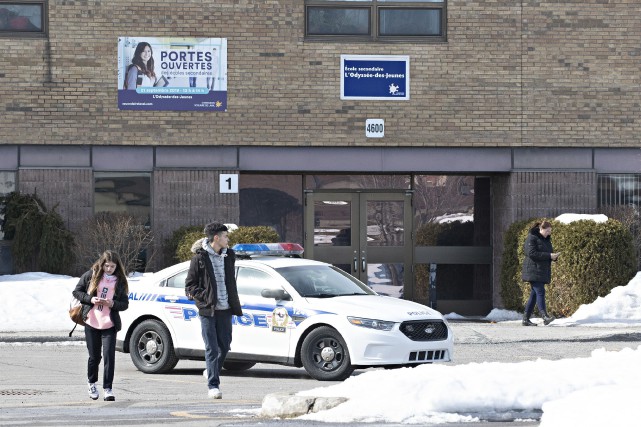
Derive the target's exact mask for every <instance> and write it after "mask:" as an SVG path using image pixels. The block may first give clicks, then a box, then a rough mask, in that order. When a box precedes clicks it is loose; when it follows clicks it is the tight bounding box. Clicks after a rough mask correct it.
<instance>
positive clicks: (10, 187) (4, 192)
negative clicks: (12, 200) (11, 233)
mask: <svg viewBox="0 0 641 427" xmlns="http://www.w3.org/2000/svg"><path fill="white" fill-rule="evenodd" d="M13 191H16V173H15V172H8V171H0V196H8V195H9V193H11V192H13ZM2 208H3V206H2V205H0V212H1V211H2ZM3 219H4V216H0V222H2V220H3ZM3 239H4V233H3V232H2V230H0V240H3Z"/></svg>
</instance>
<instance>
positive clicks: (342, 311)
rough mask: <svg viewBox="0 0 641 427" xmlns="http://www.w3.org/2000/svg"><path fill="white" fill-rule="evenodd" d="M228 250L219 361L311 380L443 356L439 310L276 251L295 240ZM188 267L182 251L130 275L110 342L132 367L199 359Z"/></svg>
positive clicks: (448, 350) (167, 366) (159, 367)
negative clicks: (141, 275)
mask: <svg viewBox="0 0 641 427" xmlns="http://www.w3.org/2000/svg"><path fill="white" fill-rule="evenodd" d="M234 250H235V251H236V254H237V259H236V275H237V283H238V293H239V296H240V302H241V304H242V309H243V316H242V317H238V316H234V317H233V322H234V323H233V324H234V326H233V328H234V329H233V340H232V343H231V351H230V352H229V354H228V355H227V359H226V361H225V363H224V365H223V367H224V368H225V369H227V370H245V369H249V368H251V367H252V366H253V365H254V364H256V363H258V362H261V363H275V364H281V365H289V366H297V367H301V366H302V367H304V368H305V369H306V370H307V372H308V373H309V375H311V376H312V377H313V378H316V379H317V380H343V379H345V378H347V377H349V376H350V375H351V373H352V372H353V370H354V369H358V368H367V367H377V366H379V367H399V366H412V365H417V364H422V363H432V362H447V361H450V360H452V347H453V344H452V343H453V337H452V330H451V329H450V327H449V325H448V324H447V322H446V320H445V319H444V318H443V316H442V315H441V314H440V313H439V312H437V311H435V310H432V309H430V308H429V307H426V306H423V305H420V304H417V303H414V302H410V301H404V300H400V299H397V298H391V297H385V296H381V295H377V294H376V293H375V292H374V291H372V290H371V289H370V288H369V287H367V286H366V285H365V284H363V283H362V282H360V281H358V280H357V279H355V278H354V277H352V276H351V275H349V274H347V273H345V272H343V271H342V270H340V269H339V268H336V267H334V266H332V265H330V264H326V263H322V262H318V261H313V260H308V259H303V258H292V257H286V256H282V255H291V254H293V255H300V254H302V250H303V248H302V247H301V246H300V245H298V244H291V243H287V244H278V243H276V244H261V245H236V246H235V247H234ZM261 254H268V255H269V254H271V255H273V254H278V255H280V256H265V255H261ZM243 255H245V256H247V255H251V256H252V257H253V258H252V259H242V258H241V257H242V256H243ZM188 269H189V261H187V262H183V263H180V264H177V265H174V266H172V267H169V268H166V269H164V270H161V271H159V272H157V273H155V274H153V275H152V276H151V278H150V279H149V280H143V281H141V282H140V283H131V284H130V289H129V303H130V304H129V309H128V310H126V311H124V312H122V313H121V317H122V322H123V327H122V330H121V331H120V332H119V333H118V336H117V344H116V348H117V350H119V351H122V352H128V353H130V354H131V359H132V361H133V363H134V365H136V367H137V368H138V369H139V370H140V371H142V372H146V373H163V372H167V371H170V370H171V369H173V368H174V366H176V363H177V362H178V360H180V359H192V360H205V349H204V343H203V339H202V336H201V332H200V320H199V318H198V310H197V309H196V306H195V305H194V302H193V301H191V300H189V299H188V298H187V297H186V296H185V290H184V287H185V278H186V277H187V270H188Z"/></svg>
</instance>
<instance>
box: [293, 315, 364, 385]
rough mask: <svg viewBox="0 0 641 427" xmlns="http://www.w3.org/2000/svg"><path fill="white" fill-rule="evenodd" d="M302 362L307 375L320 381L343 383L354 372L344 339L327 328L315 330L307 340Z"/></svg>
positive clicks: (302, 351) (302, 353) (302, 352)
mask: <svg viewBox="0 0 641 427" xmlns="http://www.w3.org/2000/svg"><path fill="white" fill-rule="evenodd" d="M301 360H302V362H303V366H304V367H305V370H306V371H307V373H309V375H311V376H312V378H315V379H317V380H319V381H342V380H344V379H345V378H347V377H349V376H350V375H351V374H352V372H353V371H354V368H352V366H351V362H350V357H349V351H348V350H347V345H346V344H345V341H344V340H343V337H342V336H341V335H340V334H339V333H338V331H336V330H335V329H333V328H330V327H327V326H322V327H320V328H318V329H315V330H313V331H312V332H310V334H309V335H308V336H307V337H306V338H305V341H303V346H302V347H301Z"/></svg>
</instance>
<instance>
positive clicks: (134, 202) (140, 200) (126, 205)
mask: <svg viewBox="0 0 641 427" xmlns="http://www.w3.org/2000/svg"><path fill="white" fill-rule="evenodd" d="M94 180H95V186H94V213H99V212H126V213H128V214H130V215H132V216H134V217H136V218H138V219H140V221H141V223H142V224H145V225H147V226H149V225H151V204H150V201H151V175H150V174H149V173H135V172H131V173H128V172H96V173H95V175H94Z"/></svg>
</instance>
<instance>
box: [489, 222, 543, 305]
mask: <svg viewBox="0 0 641 427" xmlns="http://www.w3.org/2000/svg"><path fill="white" fill-rule="evenodd" d="M533 223H534V221H533V220H524V221H517V222H515V223H513V224H512V225H510V226H509V227H508V229H507V230H506V231H505V234H504V235H503V256H502V257H501V261H502V263H503V264H502V265H501V279H500V280H501V289H500V294H501V299H502V300H503V307H504V308H505V309H506V310H514V311H518V312H522V311H523V310H524V308H525V305H524V304H523V291H522V290H521V287H520V286H519V283H521V265H522V262H521V261H520V260H519V255H518V250H519V247H520V246H521V245H523V243H524V242H522V241H521V240H520V239H521V232H522V231H523V230H524V229H527V230H529V229H530V227H531V225H532V224H533ZM552 243H555V242H554V240H553V241H552ZM528 295H529V293H528Z"/></svg>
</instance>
